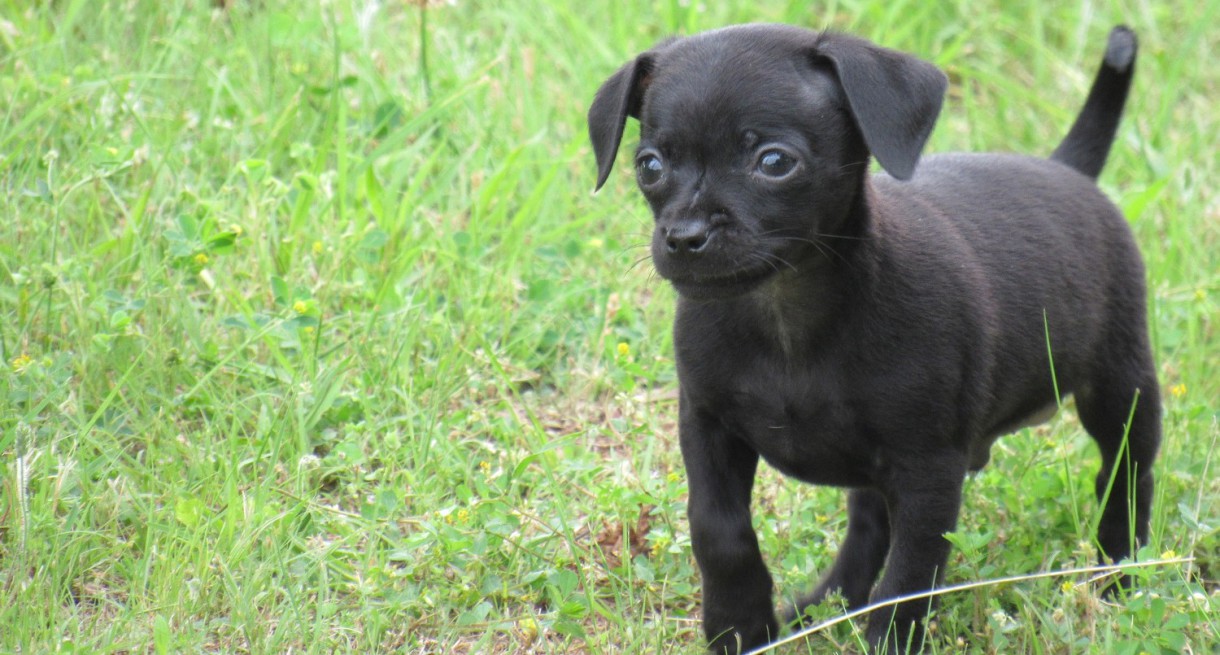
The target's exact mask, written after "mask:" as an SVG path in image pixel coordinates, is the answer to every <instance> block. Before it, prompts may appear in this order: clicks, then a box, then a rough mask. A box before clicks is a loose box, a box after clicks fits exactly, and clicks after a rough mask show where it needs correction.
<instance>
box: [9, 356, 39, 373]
mask: <svg viewBox="0 0 1220 655" xmlns="http://www.w3.org/2000/svg"><path fill="white" fill-rule="evenodd" d="M33 363H34V358H32V357H30V356H29V355H27V354H25V353H21V354H20V355H17V356H16V357H14V358H13V361H12V365H13V371H15V372H17V373H25V370H26V369H27V368H29V367H30V364H33Z"/></svg>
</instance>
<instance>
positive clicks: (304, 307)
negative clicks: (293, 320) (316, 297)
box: [292, 300, 309, 314]
mask: <svg viewBox="0 0 1220 655" xmlns="http://www.w3.org/2000/svg"><path fill="white" fill-rule="evenodd" d="M292 311H294V312H296V313H298V314H304V313H305V312H307V311H309V303H307V302H305V301H304V300H298V301H296V302H294V303H292Z"/></svg>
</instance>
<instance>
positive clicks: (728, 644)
mask: <svg viewBox="0 0 1220 655" xmlns="http://www.w3.org/2000/svg"><path fill="white" fill-rule="evenodd" d="M680 414H681V420H680V422H679V425H678V434H679V440H680V441H681V445H682V459H683V462H684V463H685V465H686V475H687V479H688V482H689V485H690V492H689V498H688V500H687V514H688V516H689V518H690V529H691V545H692V547H693V549H694V552H695V560H696V561H697V562H698V563H699V570H700V571H701V572H702V574H703V630H704V633H705V634H706V635H707V639H708V649H709V650H710V651H711V652H714V653H730V654H736V653H738V652H745V651H747V650H750V649H752V648H755V647H757V646H761V645H763V644H765V643H767V642H769V641H771V640H773V639H775V638H776V636H777V634H778V631H779V624H778V622H777V621H776V619H775V610H774V607H773V605H772V600H771V575H770V574H769V573H767V567H766V565H765V564H763V560H762V554H761V553H760V552H759V550H758V538H757V536H755V534H754V527H753V525H751V523H750V492H751V490H752V488H753V486H754V473H755V470H756V469H757V468H758V453H756V452H754V451H753V450H752V449H751V448H750V447H749V446H747V445H746V444H745V443H744V442H742V441H740V440H738V439H736V438H734V437H733V436H732V435H730V434H728V432H727V431H726V430H725V429H724V427H723V426H722V425H721V424H720V423H719V422H718V421H715V420H714V419H713V418H712V417H710V416H707V415H705V414H701V413H700V412H698V411H697V410H694V409H690V408H689V404H687V403H683V407H682V409H681V410H680Z"/></svg>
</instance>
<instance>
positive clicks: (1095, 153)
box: [1051, 25, 1137, 179]
mask: <svg viewBox="0 0 1220 655" xmlns="http://www.w3.org/2000/svg"><path fill="white" fill-rule="evenodd" d="M1136 49H1137V43H1136V39H1135V32H1132V31H1131V30H1129V29H1127V27H1126V26H1123V25H1119V26H1118V27H1115V28H1114V29H1112V30H1110V39H1109V42H1108V43H1107V44H1106V56H1105V58H1104V59H1103V60H1102V62H1101V69H1100V70H1099V71H1097V78H1096V79H1095V80H1093V88H1092V89H1090V90H1089V97H1088V99H1087V100H1085V103H1084V108H1083V109H1081V110H1080V115H1079V116H1077V117H1076V122H1075V123H1073V124H1072V129H1071V130H1070V131H1068V134H1067V136H1066V137H1065V138H1064V139H1063V142H1062V143H1060V144H1059V147H1058V148H1055V152H1054V153H1052V154H1051V159H1053V160H1055V161H1057V162H1062V163H1064V164H1067V165H1068V166H1071V167H1072V168H1074V169H1076V170H1078V171H1080V172H1081V173H1084V174H1085V175H1088V176H1089V177H1091V178H1093V179H1097V176H1098V175H1099V174H1100V173H1101V169H1102V168H1103V167H1104V166H1105V165H1106V156H1107V155H1109V154H1110V144H1111V143H1112V142H1113V141H1114V132H1115V131H1116V130H1117V129H1118V121H1119V119H1120V118H1122V116H1123V105H1124V104H1125V103H1126V101H1127V90H1128V89H1130V88H1131V78H1133V77H1135V53H1136Z"/></svg>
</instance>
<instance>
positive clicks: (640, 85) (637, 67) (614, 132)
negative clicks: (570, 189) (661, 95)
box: [589, 52, 654, 191]
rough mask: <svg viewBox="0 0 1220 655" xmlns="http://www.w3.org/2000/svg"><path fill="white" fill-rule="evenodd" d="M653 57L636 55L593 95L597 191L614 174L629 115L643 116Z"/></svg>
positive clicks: (591, 130) (591, 133)
mask: <svg viewBox="0 0 1220 655" xmlns="http://www.w3.org/2000/svg"><path fill="white" fill-rule="evenodd" d="M653 61H654V60H653V55H652V53H651V52H645V53H643V54H641V55H640V56H638V57H636V58H635V60H634V61H632V62H630V63H628V64H627V65H626V66H623V67H622V68H620V69H618V72H616V73H615V74H614V75H611V76H610V79H608V80H606V81H605V82H604V83H603V84H602V86H601V88H600V89H598V90H597V96H595V97H594V98H593V104H592V105H591V106H590V107H589V140H590V141H592V142H593V154H594V155H595V156H596V157H597V186H596V187H594V189H593V190H594V191H596V190H597V189H600V188H602V185H603V184H605V183H606V178H607V177H609V176H610V169H611V168H613V167H614V157H615V155H617V154H618V145H619V142H620V141H622V140H623V127H624V126H625V125H626V123H627V117H628V116H630V117H632V118H635V119H638V118H639V117H640V107H641V105H642V104H643V102H644V91H645V89H647V88H648V83H649V82H650V81H651V73H652V68H653Z"/></svg>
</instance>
